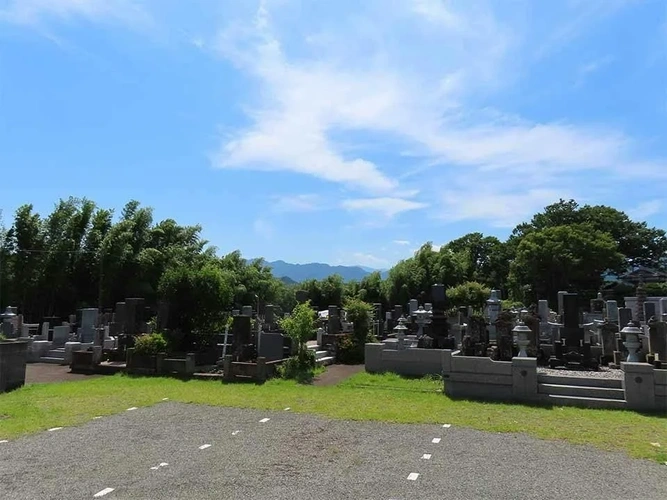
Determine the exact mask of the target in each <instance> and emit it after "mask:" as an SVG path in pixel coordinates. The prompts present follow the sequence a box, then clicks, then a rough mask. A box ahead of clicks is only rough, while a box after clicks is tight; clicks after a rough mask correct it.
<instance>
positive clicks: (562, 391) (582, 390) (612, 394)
mask: <svg viewBox="0 0 667 500" xmlns="http://www.w3.org/2000/svg"><path fill="white" fill-rule="evenodd" d="M537 392H539V393H540V394H550V395H557V396H578V397H584V398H600V399H619V400H623V399H625V391H624V390H623V389H616V388H613V389H612V388H610V387H585V386H583V385H560V384H540V383H538V384H537Z"/></svg>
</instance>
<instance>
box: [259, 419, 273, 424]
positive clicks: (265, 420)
mask: <svg viewBox="0 0 667 500" xmlns="http://www.w3.org/2000/svg"><path fill="white" fill-rule="evenodd" d="M269 420H271V419H270V418H263V419H262V420H260V421H259V423H260V424H265V423H267V422H268V421H269Z"/></svg>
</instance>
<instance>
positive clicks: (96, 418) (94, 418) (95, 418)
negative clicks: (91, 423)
mask: <svg viewBox="0 0 667 500" xmlns="http://www.w3.org/2000/svg"><path fill="white" fill-rule="evenodd" d="M100 418H102V417H93V420H99V419H100Z"/></svg>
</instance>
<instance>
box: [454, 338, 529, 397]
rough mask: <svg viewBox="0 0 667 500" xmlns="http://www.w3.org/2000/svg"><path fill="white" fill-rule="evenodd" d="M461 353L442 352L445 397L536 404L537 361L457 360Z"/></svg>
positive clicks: (468, 357)
mask: <svg viewBox="0 0 667 500" xmlns="http://www.w3.org/2000/svg"><path fill="white" fill-rule="evenodd" d="M459 352H460V351H451V350H445V351H444V353H443V370H442V376H443V378H444V381H445V394H447V395H448V396H451V397H456V398H474V399H486V400H501V401H520V402H535V401H537V400H538V392H537V358H513V359H512V361H494V360H492V359H490V358H480V357H475V356H460V355H459Z"/></svg>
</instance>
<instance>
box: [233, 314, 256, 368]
mask: <svg viewBox="0 0 667 500" xmlns="http://www.w3.org/2000/svg"><path fill="white" fill-rule="evenodd" d="M232 335H233V338H232V354H233V355H234V356H235V357H236V358H237V359H238V360H239V361H247V360H249V359H251V358H252V353H251V352H250V351H251V350H252V349H250V347H251V346H252V344H253V335H252V331H251V322H250V316H243V315H240V316H234V319H233V320H232Z"/></svg>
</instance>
